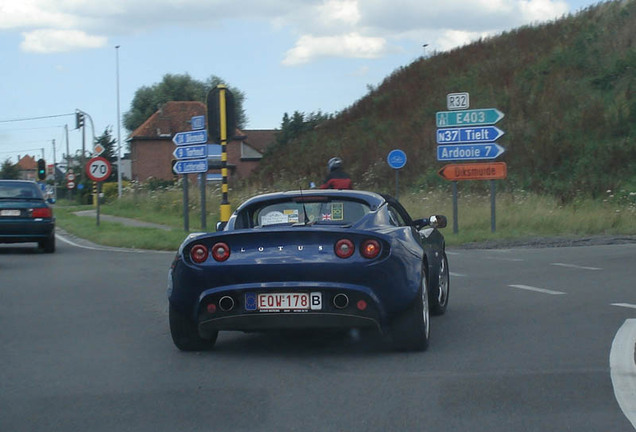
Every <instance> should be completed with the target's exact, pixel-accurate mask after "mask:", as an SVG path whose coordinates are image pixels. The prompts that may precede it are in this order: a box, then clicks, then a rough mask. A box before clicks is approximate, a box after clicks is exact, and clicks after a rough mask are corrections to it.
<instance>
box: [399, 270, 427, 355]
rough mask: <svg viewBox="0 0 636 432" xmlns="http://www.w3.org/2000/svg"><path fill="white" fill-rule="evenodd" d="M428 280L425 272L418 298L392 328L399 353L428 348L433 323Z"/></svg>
mask: <svg viewBox="0 0 636 432" xmlns="http://www.w3.org/2000/svg"><path fill="white" fill-rule="evenodd" d="M427 280H428V278H427V275H426V273H424V272H423V274H422V282H421V283H420V289H419V293H418V296H417V298H416V299H415V301H414V302H413V304H412V305H411V306H410V307H409V308H408V309H407V310H406V311H405V312H404V313H403V314H402V315H401V316H399V317H398V318H396V319H395V320H394V322H393V325H392V326H391V337H392V339H393V347H394V348H395V349H397V350H399V351H424V350H426V349H427V348H428V344H429V337H430V331H431V322H430V314H429V303H428V282H427Z"/></svg>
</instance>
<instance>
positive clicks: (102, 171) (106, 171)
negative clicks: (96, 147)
mask: <svg viewBox="0 0 636 432" xmlns="http://www.w3.org/2000/svg"><path fill="white" fill-rule="evenodd" d="M111 172H112V171H111V166H110V162H108V160H107V159H104V158H103V157H101V156H98V157H94V158H92V159H91V160H89V161H88V163H87V164H86V174H87V175H88V177H89V178H90V179H91V180H93V181H96V182H101V181H104V180H106V179H107V178H108V177H110V174H111Z"/></svg>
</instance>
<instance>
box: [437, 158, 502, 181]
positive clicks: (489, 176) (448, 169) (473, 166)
mask: <svg viewBox="0 0 636 432" xmlns="http://www.w3.org/2000/svg"><path fill="white" fill-rule="evenodd" d="M438 174H439V175H440V176H442V177H443V178H445V179H446V180H451V181H456V180H502V179H505V178H506V176H507V174H508V171H507V166H506V163H505V162H490V163H467V164H448V165H444V166H443V167H442V169H441V170H439V172H438Z"/></svg>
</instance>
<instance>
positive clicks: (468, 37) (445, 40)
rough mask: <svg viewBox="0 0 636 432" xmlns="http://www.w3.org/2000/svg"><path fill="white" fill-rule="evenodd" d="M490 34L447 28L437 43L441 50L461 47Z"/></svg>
mask: <svg viewBox="0 0 636 432" xmlns="http://www.w3.org/2000/svg"><path fill="white" fill-rule="evenodd" d="M485 36H488V33H475V32H467V31H460V30H446V31H444V32H442V35H441V36H440V37H439V38H438V39H437V40H436V42H435V45H436V46H437V47H438V49H439V50H440V51H447V50H450V49H453V48H456V47H460V46H463V45H466V44H468V43H470V42H471V41H474V40H477V39H479V38H480V37H485Z"/></svg>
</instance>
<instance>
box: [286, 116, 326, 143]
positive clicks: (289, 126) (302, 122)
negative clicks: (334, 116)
mask: <svg viewBox="0 0 636 432" xmlns="http://www.w3.org/2000/svg"><path fill="white" fill-rule="evenodd" d="M330 118H331V117H330V116H329V115H328V114H323V113H322V112H320V111H318V112H316V113H314V112H312V113H310V114H305V113H301V112H298V111H294V114H292V116H291V117H289V114H287V113H285V114H284V115H283V120H282V122H281V125H280V132H279V133H278V134H277V135H276V143H277V144H278V145H281V146H284V145H286V144H288V143H290V142H292V141H294V140H295V139H297V138H298V137H300V136H301V135H302V134H303V133H304V132H307V131H310V130H313V129H314V128H316V127H317V126H318V125H320V124H321V123H323V122H324V121H327V120H329V119H330Z"/></svg>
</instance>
